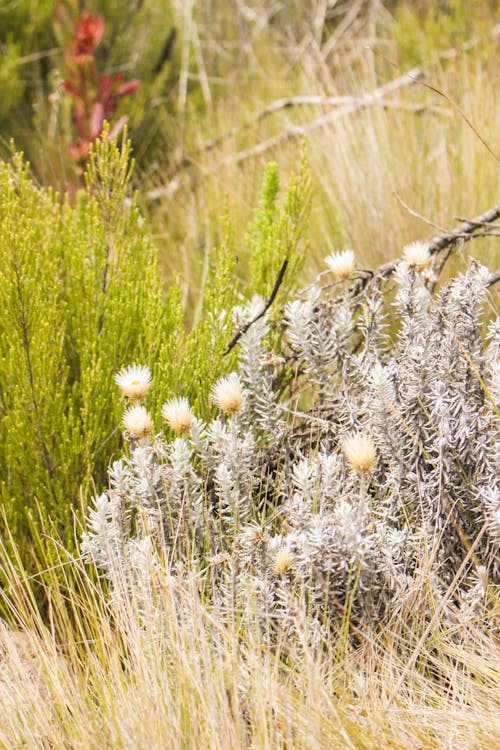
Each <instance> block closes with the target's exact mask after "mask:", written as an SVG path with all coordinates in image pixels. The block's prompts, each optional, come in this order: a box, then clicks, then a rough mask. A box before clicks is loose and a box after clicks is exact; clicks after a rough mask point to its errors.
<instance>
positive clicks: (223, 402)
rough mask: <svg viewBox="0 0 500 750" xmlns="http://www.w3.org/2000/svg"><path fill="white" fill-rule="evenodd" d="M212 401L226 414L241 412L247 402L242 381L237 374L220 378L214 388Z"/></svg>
mask: <svg viewBox="0 0 500 750" xmlns="http://www.w3.org/2000/svg"><path fill="white" fill-rule="evenodd" d="M211 399H212V401H213V402H214V404H215V405H216V406H218V407H219V409H220V410H221V411H223V412H224V413H225V414H234V413H235V412H237V411H239V410H240V409H241V407H242V406H243V403H244V401H245V394H244V393H243V388H242V387H241V383H240V379H239V377H238V375H237V374H236V373H235V372H232V373H231V374H230V375H228V376H227V377H225V378H220V379H219V380H218V381H217V382H216V384H215V385H214V386H213V388H212V392H211Z"/></svg>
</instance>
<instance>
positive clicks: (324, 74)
mask: <svg viewBox="0 0 500 750" xmlns="http://www.w3.org/2000/svg"><path fill="white" fill-rule="evenodd" d="M262 5H266V4H265V3H263V4H262ZM483 10H484V9H483ZM480 11H481V9H477V8H476V14H477V28H476V32H475V36H472V37H471V38H470V39H468V40H466V41H464V39H463V38H458V39H457V44H456V46H450V41H449V39H447V38H443V39H442V40H441V44H442V45H443V46H442V47H441V48H439V47H437V48H435V47H433V46H432V44H431V43H430V42H429V43H428V44H427V47H426V45H425V37H424V39H423V40H422V39H421V38H417V36H416V31H415V29H413V28H412V27H410V28H409V30H408V29H407V28H406V27H405V26H404V23H407V24H408V23H409V22H408V21H404V19H403V20H402V21H396V20H394V19H393V18H392V17H391V16H389V15H388V13H387V12H385V13H379V14H378V15H376V16H374V17H373V19H372V20H371V21H370V18H368V20H366V18H365V22H364V24H361V22H359V24H358V27H356V28H355V31H356V33H355V34H350V35H347V34H346V35H344V36H343V37H342V38H341V40H339V41H338V43H337V46H335V47H334V48H333V51H331V52H329V53H328V54H325V50H326V52H328V38H327V41H326V42H325V41H323V42H319V41H318V39H317V37H315V36H314V34H313V32H312V31H311V26H309V27H307V29H308V30H303V34H302V36H300V34H298V32H297V29H295V36H294V34H293V33H292V31H291V30H290V28H288V29H285V30H284V31H283V32H282V33H281V35H278V32H277V31H276V29H275V28H273V27H271V28H267V27H264V28H262V29H261V31H260V33H259V34H257V35H254V36H252V35H251V33H250V32H249V34H248V37H246V44H244V45H243V44H242V46H241V48H240V49H239V52H238V54H237V53H236V51H235V50H234V49H233V48H231V47H230V45H229V44H228V45H226V46H225V47H224V46H223V45H222V46H223V48H224V50H225V51H226V52H227V55H228V58H230V62H231V63H232V64H231V65H230V63H229V62H228V61H227V60H226V61H225V63H226V68H225V75H224V76H222V77H221V76H219V77H217V78H216V80H214V81H213V82H212V79H211V77H210V75H208V74H207V85H208V86H209V88H210V90H211V91H212V92H213V95H212V97H211V99H210V101H207V102H206V106H205V107H204V108H203V109H202V110H201V111H200V109H199V108H196V109H195V108H193V109H192V110H191V111H190V110H189V99H188V102H187V105H186V113H185V120H184V126H183V133H182V144H183V147H182V153H183V154H184V155H185V156H187V157H188V161H189V163H188V164H185V165H184V166H181V167H180V168H179V169H178V170H176V169H175V164H174V167H172V164H171V163H170V165H169V166H168V167H167V166H166V165H165V164H161V163H160V164H159V165H158V168H157V171H156V172H154V171H153V172H152V173H150V174H149V175H148V176H147V178H146V185H144V184H143V187H144V193H145V194H146V195H147V194H149V195H154V196H156V197H155V198H154V199H153V200H151V199H150V200H148V199H145V205H146V207H147V210H148V212H149V214H150V218H151V221H152V225H153V227H154V231H155V234H156V238H157V242H158V244H159V246H160V248H161V249H162V257H163V261H164V264H165V267H166V268H167V270H168V271H169V272H170V273H173V272H175V273H178V272H180V273H182V275H183V278H184V279H185V282H186V284H187V285H188V286H190V287H193V288H196V286H197V284H198V282H199V278H200V275H201V268H202V265H203V258H204V256H205V254H206V252H207V248H209V247H210V246H211V245H213V244H214V243H215V242H216V241H217V239H218V237H219V235H220V232H221V224H222V214H223V212H224V208H223V207H224V205H225V203H226V202H227V206H228V209H229V213H230V215H231V216H233V217H234V220H235V225H236V227H237V228H238V229H239V228H240V227H244V226H245V225H246V223H247V222H248V220H249V218H250V213H251V209H252V207H253V206H254V205H255V203H256V200H257V195H258V189H259V184H260V179H261V175H262V172H263V167H264V164H265V162H266V161H268V160H270V159H274V160H277V161H278V163H279V165H280V173H281V175H282V178H283V181H286V180H287V178H288V176H289V175H290V174H291V173H292V172H293V171H294V169H295V168H296V165H297V161H298V157H299V148H300V143H299V140H300V138H298V137H296V135H297V130H298V129H300V128H301V127H302V128H303V129H304V131H305V133H304V136H303V137H304V139H305V143H306V151H307V157H308V159H309V162H310V167H311V172H312V182H313V189H314V198H313V215H312V221H311V227H310V233H309V241H310V245H311V253H310V262H309V264H308V268H309V269H310V273H311V274H312V273H313V272H314V271H315V270H316V269H317V268H318V266H320V265H321V261H322V258H323V257H324V256H325V255H326V254H328V253H329V252H331V251H332V250H334V249H339V248H342V247H346V246H351V247H353V248H355V250H356V253H357V254H358V257H359V258H360V261H361V263H363V264H366V265H371V266H373V265H374V264H377V263H380V262H382V261H384V260H387V259H388V258H392V257H396V256H397V255H398V254H400V252H401V248H402V247H403V246H404V244H406V243H407V242H410V241H412V240H415V239H417V238H422V239H423V238H427V237H431V236H432V235H433V234H435V233H436V230H434V229H433V228H432V227H430V226H428V225H426V224H425V223H424V222H423V221H420V220H418V219H417V218H415V217H413V216H411V215H410V213H409V212H408V211H407V210H406V209H404V208H403V207H402V206H401V204H400V203H399V202H398V201H397V199H396V198H395V196H394V193H398V194H399V195H400V196H401V197H402V198H403V199H404V200H405V201H406V202H407V203H408V204H409V205H410V206H411V207H412V208H414V209H415V210H416V211H417V212H419V213H421V214H422V215H423V216H424V217H427V218H428V219H429V220H431V221H433V222H434V223H435V224H437V225H439V226H441V227H445V228H449V227H451V226H453V225H454V223H455V217H457V216H473V215H474V214H476V213H480V212H482V211H484V210H487V208H488V207H489V206H490V205H492V204H494V203H495V202H496V201H497V197H498V188H499V177H498V158H495V156H494V155H492V154H491V153H490V152H489V151H488V148H487V147H486V146H485V143H484V142H486V143H487V144H488V145H489V147H490V148H491V149H492V150H493V151H494V150H495V149H496V147H497V135H496V134H497V133H498V130H499V126H500V115H499V112H500V107H499V102H498V86H497V85H496V84H497V72H495V68H494V66H493V63H492V54H493V49H494V46H495V41H494V39H493V38H492V37H491V33H490V29H489V28H488V26H487V25H481V23H480V22H481V21H484V18H483V15H481V12H480ZM262 12H263V11H262ZM375 18H376V19H377V24H378V25H375V21H374V19H375ZM457 23H458V22H457ZM252 28H253V27H252ZM300 28H303V27H300ZM212 31H213V30H212ZM225 31H226V33H228V30H227V29H226V30H225ZM351 31H352V29H351ZM233 32H234V30H233ZM213 33H215V32H213ZM218 33H222V30H221V29H219V32H218ZM207 34H208V32H207ZM405 34H406V36H408V37H409V38H406V37H405ZM412 35H413V36H412ZM401 39H403V41H401ZM206 44H207V47H208V52H207V67H208V69H209V68H210V65H213V66H214V67H215V68H217V64H216V62H217V59H216V61H215V62H214V60H213V59H212V57H210V51H211V50H212V49H213V39H212V40H210V38H208V39H207V40H206ZM202 48H203V45H202ZM417 50H418V52H417ZM386 58H387V59H390V60H392V61H395V63H396V65H397V67H393V66H392V65H391V64H389V63H388V62H387V59H386ZM415 62H417V63H419V65H420V67H421V69H422V71H423V81H425V83H427V84H429V86H432V87H435V88H436V89H437V90H439V91H440V92H442V93H443V94H446V95H447V96H449V98H448V99H447V98H445V97H444V96H442V95H440V94H439V93H436V92H435V91H432V90H430V89H429V88H426V87H425V86H424V85H423V84H422V83H410V82H409V85H404V86H401V87H400V88H399V89H398V90H397V91H395V92H394V93H393V94H389V95H388V96H387V97H385V98H386V100H387V102H388V103H387V106H385V105H383V104H381V103H375V104H369V105H368V106H360V107H359V108H358V109H356V110H355V111H351V112H349V111H347V112H346V111H345V110H346V107H345V105H342V104H340V105H339V106H331V105H328V106H326V105H325V106H319V105H315V106H304V105H297V106H291V107H287V108H280V109H278V110H277V111H275V112H273V113H271V114H268V115H267V116H264V117H261V118H260V119H257V120H256V119H255V114H256V113H259V112H262V111H263V110H264V108H265V107H267V106H268V105H269V104H270V103H272V102H276V101H277V100H280V99H282V98H283V97H291V96H296V95H304V94H306V95H311V94H312V95H318V96H325V97H326V96H329V97H332V96H341V97H342V96H343V97H346V96H347V97H359V96H363V95H364V94H367V93H369V92H372V91H374V90H375V89H376V88H377V86H379V85H380V84H382V83H386V82H387V81H390V80H392V79H395V78H398V77H399V76H401V75H402V74H404V73H405V72H406V71H408V70H410V69H413V68H414V66H415ZM193 65H194V63H193ZM218 65H219V67H220V61H219V62H218ZM227 68H229V70H227ZM193 76H194V78H195V79H196V78H197V77H199V76H197V75H196V71H194V72H193ZM347 109H349V108H347ZM339 110H342V111H344V114H342V112H340V114H339ZM459 110H461V111H462V113H463V114H464V115H465V117H467V118H468V119H469V120H470V123H468V122H466V119H465V118H464V116H463V115H462V114H461V113H460V111H459ZM327 114H331V115H332V117H334V118H338V119H332V121H330V122H328V123H326V124H324V125H323V126H321V127H311V123H314V121H315V120H316V119H317V118H318V117H319V116H322V115H327ZM471 124H472V125H473V127H471ZM294 131H295V135H293V132H294ZM287 133H292V137H287V135H286V134H287ZM211 139H216V143H215V145H213V144H212V146H211V147H210V148H209V149H207V148H206V145H207V143H209V142H210V141H211ZM483 141H484V142H483ZM266 144H268V146H266ZM261 149H262V150H261ZM174 162H175V159H174ZM169 170H170V171H169ZM239 240H240V245H241V247H242V251H243V252H244V250H243V246H244V232H243V231H241V230H239ZM475 252H477V253H478V254H479V255H480V257H482V259H483V260H485V261H486V262H488V261H489V262H490V263H491V262H493V261H494V258H495V256H494V253H495V250H494V246H493V244H492V243H491V242H489V241H483V242H482V243H480V244H479V245H478V246H477V248H475Z"/></svg>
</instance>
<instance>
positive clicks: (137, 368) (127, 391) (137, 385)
mask: <svg viewBox="0 0 500 750" xmlns="http://www.w3.org/2000/svg"><path fill="white" fill-rule="evenodd" d="M115 383H116V385H117V386H119V387H120V388H121V391H122V393H123V395H124V396H127V397H128V398H131V399H133V400H134V401H140V400H141V399H144V398H146V396H147V395H148V391H149V389H150V387H151V370H150V369H149V367H148V366H147V365H129V366H128V367H123V368H122V369H121V370H120V372H117V373H116V375H115Z"/></svg>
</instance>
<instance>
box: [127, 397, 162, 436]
mask: <svg viewBox="0 0 500 750" xmlns="http://www.w3.org/2000/svg"><path fill="white" fill-rule="evenodd" d="M122 423H123V426H124V427H125V429H126V430H127V431H128V432H130V433H131V434H132V435H133V436H134V437H135V438H143V437H147V436H148V435H151V433H152V432H153V430H154V424H153V420H152V419H151V415H150V413H149V412H148V410H147V409H146V407H144V406H141V405H140V404H135V405H134V406H130V407H129V408H128V409H127V411H126V412H125V414H124V415H123V420H122Z"/></svg>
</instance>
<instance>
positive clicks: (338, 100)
mask: <svg viewBox="0 0 500 750" xmlns="http://www.w3.org/2000/svg"><path fill="white" fill-rule="evenodd" d="M421 75H422V71H421V69H420V68H412V69H411V70H409V71H408V73H405V74H404V75H402V76H399V77H398V78H395V79H393V80H392V81H389V82H388V83H385V84H383V85H382V86H379V87H378V88H376V89H375V90H374V91H370V92H368V93H366V94H362V95H361V96H330V97H322V96H317V95H303V96H294V97H283V98H282V99H277V100H276V101H275V102H271V104H269V105H267V106H266V107H264V109H262V110H260V111H259V112H257V113H256V114H255V115H254V116H253V118H252V119H251V121H250V122H256V121H259V120H261V119H262V118H264V117H266V116H268V115H270V114H272V113H274V112H277V111H279V110H280V109H284V108H287V107H291V106H295V105H324V106H336V107H337V108H336V109H335V110H334V111H330V112H326V113H325V114H323V115H321V116H319V117H316V118H315V119H313V120H311V121H310V122H309V123H307V124H305V125H292V126H290V127H289V128H288V129H287V130H285V131H283V132H281V133H278V134H277V135H275V136H273V137H271V138H268V139H267V140H265V141H262V142H261V143H257V144H256V145H255V146H252V147H250V148H248V149H244V150H242V151H239V152H238V153H236V154H233V155H232V156H229V157H228V158H227V159H223V160H222V162H218V163H217V164H215V165H214V167H213V169H218V168H219V166H220V164H225V163H232V162H234V163H239V162H241V161H244V160H245V159H248V158H251V157H254V156H258V155H259V154H262V153H265V152H266V151H269V150H270V149H272V148H274V147H275V146H278V145H280V144H281V143H284V142H286V141H289V140H292V139H295V138H300V137H301V136H303V135H304V134H307V133H310V132H312V131H313V130H317V129H318V128H321V127H323V126H324V125H328V124H329V123H331V122H335V121H336V120H340V119H342V118H343V117H346V116H348V115H350V114H353V113H354V112H356V111H358V110H359V109H363V108H365V107H369V106H373V105H379V106H383V107H401V108H406V107H407V108H409V109H412V110H413V111H420V110H421V109H422V108H423V106H422V105H420V104H409V105H401V104H400V103H398V102H395V101H391V100H388V99H387V98H386V97H387V95H388V94H391V93H392V92H394V91H397V90H398V89H400V88H402V87H404V86H408V85H410V84H412V83H414V82H415V81H416V80H418V79H419V77H420V76H421ZM243 127H245V126H238V127H236V128H233V129H232V130H230V131H229V132H228V133H226V134H224V135H222V136H219V137H217V138H213V139H211V140H209V141H206V142H205V143H204V144H203V145H202V147H201V152H202V153H207V152H209V151H212V150H213V149H214V148H215V147H216V146H218V145H219V144H220V143H222V142H223V141H224V140H225V139H227V138H229V137H232V136H234V135H235V134H237V133H238V132H240V130H242V129H243ZM195 162H196V158H195V157H190V156H188V155H186V154H183V155H182V157H181V158H180V159H179V161H178V162H177V164H176V165H175V167H174V168H173V169H172V171H171V173H170V174H171V180H170V181H169V183H168V184H166V185H164V186H161V187H158V188H155V189H154V190H151V191H149V192H148V193H147V197H148V198H149V199H150V200H156V199H158V198H160V197H162V196H164V195H171V194H172V193H173V192H175V191H176V190H177V188H178V186H179V174H180V172H181V171H182V170H183V169H184V168H185V167H187V166H189V165H191V164H193V163H195Z"/></svg>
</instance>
